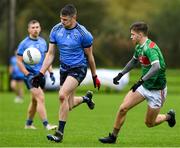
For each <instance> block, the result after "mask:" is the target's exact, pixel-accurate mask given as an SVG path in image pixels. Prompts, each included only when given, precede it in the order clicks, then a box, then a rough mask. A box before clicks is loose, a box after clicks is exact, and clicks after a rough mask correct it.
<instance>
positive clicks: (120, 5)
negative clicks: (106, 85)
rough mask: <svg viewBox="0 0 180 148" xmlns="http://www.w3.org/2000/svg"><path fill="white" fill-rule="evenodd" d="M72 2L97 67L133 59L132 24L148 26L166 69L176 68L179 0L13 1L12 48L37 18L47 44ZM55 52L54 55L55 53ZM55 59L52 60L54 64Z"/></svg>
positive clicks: (0, 40) (4, 9) (4, 15)
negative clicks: (87, 33)
mask: <svg viewBox="0 0 180 148" xmlns="http://www.w3.org/2000/svg"><path fill="white" fill-rule="evenodd" d="M8 1H9V0H1V1H0V10H1V13H0V21H1V24H0V45H1V46H0V51H1V55H0V64H1V65H2V64H5V65H7V59H8V56H9V53H10V54H13V51H12V49H11V50H10V52H8V51H9V49H8V48H9V46H8V44H9V41H8V36H9V34H10V32H8V16H9V15H8V14H9V2H8ZM67 3H73V4H74V5H75V6H76V7H77V9H78V22H79V23H80V24H82V25H84V26H86V28H87V29H88V30H90V31H91V32H92V34H93V36H94V55H95V59H96V63H97V65H98V67H121V66H124V64H125V63H126V62H127V61H128V60H129V59H130V58H131V57H132V54H133V52H134V47H133V45H132V44H131V40H130V38H129V37H130V32H129V26H130V25H131V23H133V22H134V21H145V22H147V23H148V25H149V28H150V30H149V31H150V32H149V36H150V37H151V39H152V40H153V41H155V42H157V44H158V45H159V46H160V48H161V50H162V52H163V53H164V56H165V60H166V63H167V66H168V68H178V67H179V62H175V61H178V60H179V57H180V41H179V40H180V38H179V34H180V29H179V26H180V17H179V14H180V9H179V8H180V0H173V1H169V0H159V1H157V0H146V1H142V0H134V1H131V0H86V1H84V0H75V1H73V0H60V1H57V0H16V11H15V39H14V42H15V45H14V48H17V45H18V44H19V42H20V41H21V40H22V39H23V38H24V37H26V35H27V23H28V21H29V20H31V19H37V20H39V21H40V23H41V26H42V34H41V35H42V36H43V37H44V38H45V39H46V40H47V42H48V36H49V32H50V30H51V28H52V27H53V26H54V25H55V24H57V23H58V22H59V21H60V18H59V14H60V9H61V8H62V7H63V6H64V5H65V4H67ZM56 53H57V52H56ZM57 63H58V60H55V61H54V64H55V65H57Z"/></svg>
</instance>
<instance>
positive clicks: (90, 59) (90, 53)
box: [84, 46, 96, 76]
mask: <svg viewBox="0 0 180 148" xmlns="http://www.w3.org/2000/svg"><path fill="white" fill-rule="evenodd" d="M92 50H93V47H92V46H91V47H89V48H85V49H84V51H85V54H86V55H87V58H88V62H89V67H90V70H91V74H92V76H96V64H95V60H94V56H93V51H92Z"/></svg>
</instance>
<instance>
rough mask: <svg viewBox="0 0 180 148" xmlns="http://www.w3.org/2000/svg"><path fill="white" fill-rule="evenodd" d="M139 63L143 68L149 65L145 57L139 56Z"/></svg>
mask: <svg viewBox="0 0 180 148" xmlns="http://www.w3.org/2000/svg"><path fill="white" fill-rule="evenodd" d="M139 62H140V63H141V64H142V65H145V66H148V65H150V61H149V59H148V58H147V57H146V56H139Z"/></svg>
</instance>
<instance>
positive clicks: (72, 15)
mask: <svg viewBox="0 0 180 148" xmlns="http://www.w3.org/2000/svg"><path fill="white" fill-rule="evenodd" d="M76 17H77V10H76V8H75V7H74V5H72V4H67V5H66V6H65V7H64V8H62V9H61V12H60V19H61V22H60V23H58V24H57V25H55V26H54V27H53V28H52V30H51V33H50V43H49V50H48V53H47V55H46V58H45V60H44V63H43V66H42V68H41V70H40V73H39V74H38V75H36V76H35V77H34V78H33V85H34V86H36V87H38V86H39V85H40V84H41V81H42V78H43V76H44V73H45V72H46V70H47V69H48V67H49V65H51V63H52V61H53V59H54V53H55V47H56V46H57V47H58V49H59V53H60V56H59V60H60V85H61V88H60V90H59V100H60V102H61V105H60V109H59V127H58V130H57V131H56V132H55V134H54V135H51V134H49V135H48V136H47V138H48V140H52V141H55V142H62V139H63V134H64V127H65V124H66V121H67V117H68V113H69V111H70V110H72V109H73V108H74V107H76V106H78V105H80V104H81V103H86V104H87V105H88V107H89V108H90V109H93V108H94V105H95V104H94V102H93V100H92V96H93V93H92V92H91V91H88V92H87V93H86V95H85V96H83V97H76V96H75V91H76V88H77V87H78V86H79V85H80V83H81V82H82V81H83V79H84V78H85V76H86V72H87V67H88V65H89V67H90V70H91V73H92V79H93V82H94V87H95V88H96V87H97V88H98V89H99V88H100V81H99V79H98V77H97V74H96V64H95V60H94V56H93V47H92V44H93V37H92V35H91V33H90V32H89V31H88V30H87V29H86V28H85V27H84V26H82V25H80V24H79V23H78V22H77V21H76Z"/></svg>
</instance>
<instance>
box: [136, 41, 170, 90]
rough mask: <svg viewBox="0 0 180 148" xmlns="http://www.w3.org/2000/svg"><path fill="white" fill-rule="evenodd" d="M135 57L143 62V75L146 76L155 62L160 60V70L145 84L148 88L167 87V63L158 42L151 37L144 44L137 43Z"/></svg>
mask: <svg viewBox="0 0 180 148" xmlns="http://www.w3.org/2000/svg"><path fill="white" fill-rule="evenodd" d="M134 58H135V59H138V61H139V62H140V64H141V67H142V76H144V75H145V74H146V73H147V72H148V71H149V69H150V68H151V65H152V64H153V63H155V62H159V64H160V70H159V71H158V72H157V73H156V74H155V75H154V76H152V77H151V78H150V79H148V80H146V81H145V82H144V83H143V86H144V87H145V88H146V89H149V90H161V89H163V88H165V87H166V75H165V71H166V64H165V62H164V58H163V55H162V53H161V50H160V49H159V47H158V46H157V45H156V43H154V42H153V41H151V40H150V39H147V40H146V42H145V43H144V44H143V45H140V44H138V45H136V47H135V52H134Z"/></svg>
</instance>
